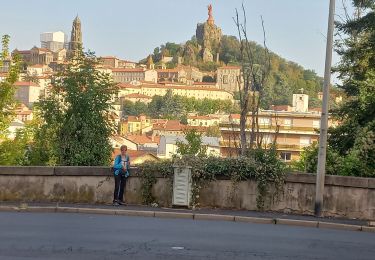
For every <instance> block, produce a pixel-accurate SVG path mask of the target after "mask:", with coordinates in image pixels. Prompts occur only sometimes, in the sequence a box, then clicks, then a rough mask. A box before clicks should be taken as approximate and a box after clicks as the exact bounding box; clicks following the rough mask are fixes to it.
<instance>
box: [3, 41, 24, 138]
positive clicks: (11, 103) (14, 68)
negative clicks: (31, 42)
mask: <svg viewBox="0 0 375 260" xmlns="http://www.w3.org/2000/svg"><path fill="white" fill-rule="evenodd" d="M9 41H10V36H9V35H4V36H2V40H1V44H2V52H1V53H0V67H1V66H3V65H4V62H5V61H9V58H10V57H9ZM19 64H20V59H19V57H18V56H15V57H14V58H13V60H12V61H11V62H10V64H9V71H8V76H7V77H6V78H5V80H3V81H2V82H0V138H4V137H5V135H6V131H7V129H8V127H9V124H10V122H11V120H12V115H13V110H14V108H15V105H16V102H15V100H14V92H15V88H14V83H15V82H16V81H17V80H18V76H19V71H20V70H19Z"/></svg>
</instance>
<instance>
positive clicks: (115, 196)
mask: <svg viewBox="0 0 375 260" xmlns="http://www.w3.org/2000/svg"><path fill="white" fill-rule="evenodd" d="M120 182H121V176H120V174H119V175H115V190H114V191H113V202H114V203H115V202H117V201H118V200H119V188H120Z"/></svg>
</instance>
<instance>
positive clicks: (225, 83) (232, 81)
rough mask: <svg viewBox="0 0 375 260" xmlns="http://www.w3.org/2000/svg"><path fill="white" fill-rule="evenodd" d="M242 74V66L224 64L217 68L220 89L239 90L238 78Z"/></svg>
mask: <svg viewBox="0 0 375 260" xmlns="http://www.w3.org/2000/svg"><path fill="white" fill-rule="evenodd" d="M240 76H241V67H239V66H223V67H219V68H218V69H217V83H218V85H219V88H220V89H224V90H226V91H230V92H235V91H239V85H238V80H240Z"/></svg>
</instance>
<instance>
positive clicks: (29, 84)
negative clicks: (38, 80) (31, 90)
mask: <svg viewBox="0 0 375 260" xmlns="http://www.w3.org/2000/svg"><path fill="white" fill-rule="evenodd" d="M14 86H35V87H38V85H37V84H35V83H34V82H31V81H17V82H16V83H14Z"/></svg>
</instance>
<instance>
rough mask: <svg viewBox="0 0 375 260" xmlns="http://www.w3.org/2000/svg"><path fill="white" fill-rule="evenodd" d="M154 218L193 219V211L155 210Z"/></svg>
mask: <svg viewBox="0 0 375 260" xmlns="http://www.w3.org/2000/svg"><path fill="white" fill-rule="evenodd" d="M155 218H184V219H194V214H193V213H182V212H167V211H155Z"/></svg>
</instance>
